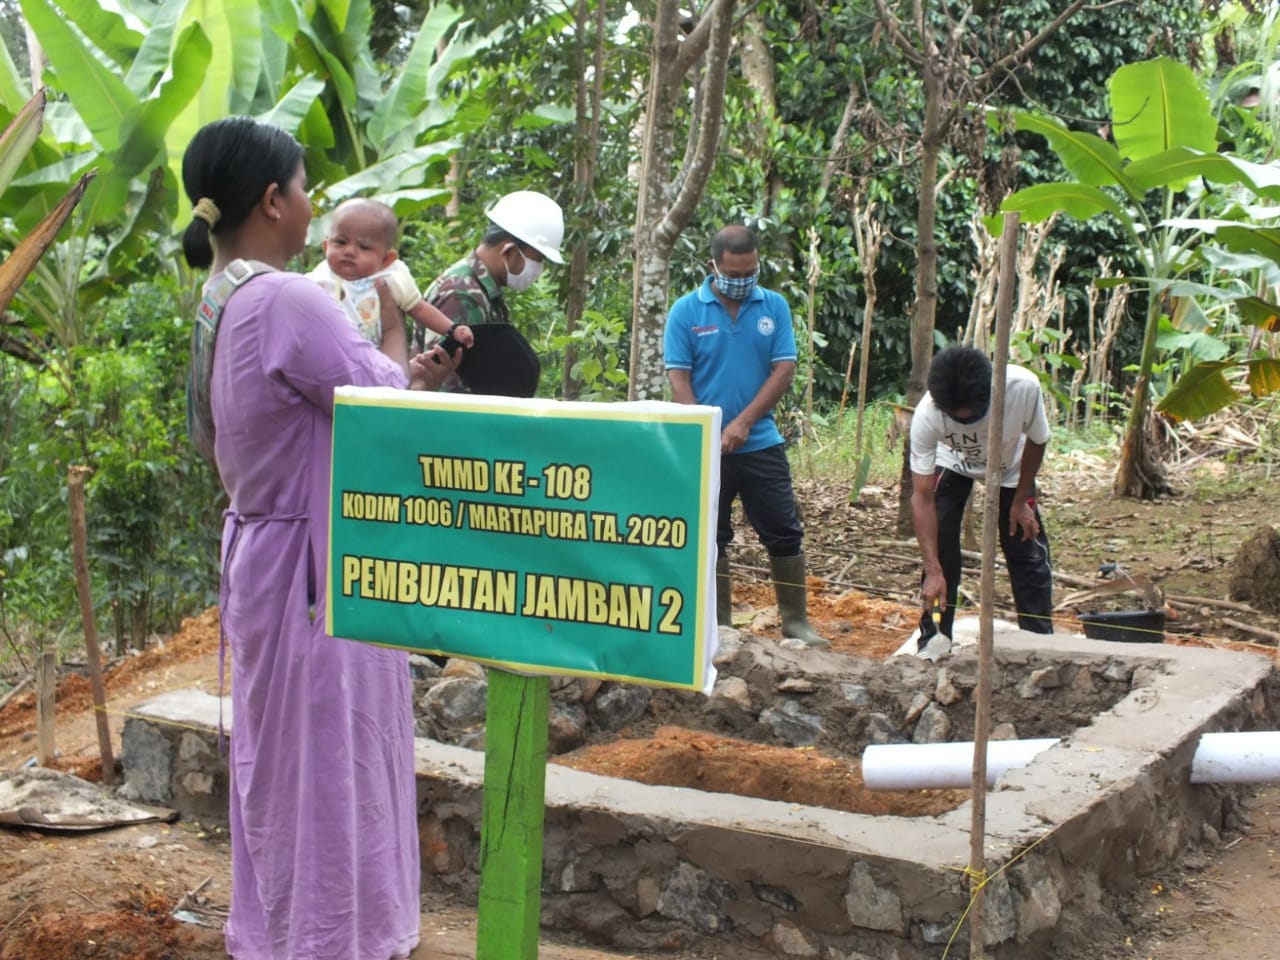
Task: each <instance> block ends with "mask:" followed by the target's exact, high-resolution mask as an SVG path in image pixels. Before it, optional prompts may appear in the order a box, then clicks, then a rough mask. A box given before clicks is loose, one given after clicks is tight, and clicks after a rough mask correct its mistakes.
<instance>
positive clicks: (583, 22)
mask: <svg viewBox="0 0 1280 960" xmlns="http://www.w3.org/2000/svg"><path fill="white" fill-rule="evenodd" d="M607 9H608V8H607V7H606V5H605V4H603V3H598V4H597V5H596V22H595V27H596V29H595V38H594V39H595V43H594V52H593V56H592V67H593V71H592V80H591V83H590V85H588V83H587V69H586V65H587V53H586V51H587V2H586V0H578V7H577V15H576V22H575V27H576V37H577V53H576V56H575V59H576V63H575V67H576V73H577V76H578V80H577V96H576V113H577V116H576V125H575V128H574V156H573V198H574V208H575V212H576V213H577V214H578V219H579V222H581V223H583V228H582V233H581V234H580V236H579V237H578V241H577V243H575V244H574V245H573V253H572V255H571V256H570V258H569V294H568V297H567V299H566V301H565V310H564V332H565V337H566V338H569V337H572V336H573V333H574V331H575V330H577V328H578V324H579V322H581V320H582V312H583V310H585V309H586V304H587V251H588V247H589V244H590V240H591V227H590V223H591V221H592V218H591V217H590V216H589V215H588V216H584V215H583V214H584V212H586V211H588V210H589V209H590V208H591V206H592V204H593V200H594V197H595V181H596V159H597V157H598V156H599V152H600V102H601V99H602V97H603V88H604V36H605V13H606V10H607ZM577 362H578V349H577V347H576V346H575V345H574V343H573V341H572V340H569V341H568V345H567V346H566V347H565V351H564V366H563V373H562V375H561V380H560V396H561V398H562V399H565V400H575V399H577V397H578V391H579V389H580V388H581V384H580V383H579V382H578V380H577V378H576V377H575V376H574V375H573V368H574V366H575V365H576V364H577Z"/></svg>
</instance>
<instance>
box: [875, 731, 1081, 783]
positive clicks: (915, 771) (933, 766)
mask: <svg viewBox="0 0 1280 960" xmlns="http://www.w3.org/2000/svg"><path fill="white" fill-rule="evenodd" d="M1057 742H1058V739H1057V738H1056V737H1046V738H1043V739H1039V740H990V741H988V742H987V786H988V787H993V786H995V782H996V778H997V777H999V776H1000V774H1002V773H1004V772H1005V771H1006V770H1011V769H1013V768H1014V767H1025V766H1026V765H1027V764H1028V763H1030V762H1031V759H1032V758H1033V757H1034V756H1035V755H1036V754H1038V753H1040V752H1041V751H1042V750H1048V749H1049V748H1050V747H1052V746H1053V745H1054V744H1055V743H1057ZM862 782H863V784H864V785H865V786H866V788H867V789H868V790H941V789H944V788H949V787H960V788H963V787H969V786H972V785H973V743H972V741H970V742H966V743H881V744H873V745H872V746H869V747H867V749H866V750H864V751H863V752H862Z"/></svg>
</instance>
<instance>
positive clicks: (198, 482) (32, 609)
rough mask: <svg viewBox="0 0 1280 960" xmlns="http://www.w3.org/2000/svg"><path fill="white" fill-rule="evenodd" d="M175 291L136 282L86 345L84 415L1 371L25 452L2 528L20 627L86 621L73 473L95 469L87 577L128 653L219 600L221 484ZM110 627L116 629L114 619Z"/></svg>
mask: <svg viewBox="0 0 1280 960" xmlns="http://www.w3.org/2000/svg"><path fill="white" fill-rule="evenodd" d="M178 302H179V298H178V297H177V294H176V290H175V287H174V284H173V282H172V281H167V282H164V281H162V282H160V283H156V284H150V285H143V284H138V285H135V287H134V288H133V290H132V295H131V296H130V297H129V298H128V299H118V300H114V301H112V302H111V303H110V305H109V306H108V308H107V310H106V313H105V314H104V316H103V318H102V326H103V333H104V336H105V339H104V341H103V342H102V343H101V344H100V345H98V346H95V347H82V348H80V349H79V350H78V351H77V353H78V356H77V363H76V365H75V371H76V377H77V383H78V384H79V386H78V388H77V390H76V396H77V398H78V401H77V403H75V404H72V405H69V404H68V403H67V396H66V394H65V391H64V388H63V386H62V384H60V383H58V382H57V381H56V380H55V379H54V378H52V377H50V376H49V375H48V374H37V373H35V372H34V371H32V370H31V368H29V367H26V366H25V365H22V364H19V363H17V362H15V361H13V360H11V359H10V360H5V361H3V364H2V365H0V371H2V372H3V381H2V382H3V384H4V386H5V388H6V389H5V391H4V396H5V397H6V398H8V402H9V404H10V407H9V416H8V418H7V419H6V424H7V426H8V429H9V435H8V436H6V437H5V438H4V439H5V441H6V443H5V448H6V449H8V450H15V451H22V465H23V469H21V470H9V469H6V470H5V471H4V480H3V482H0V498H2V499H3V502H4V503H5V505H6V507H8V508H9V509H7V510H6V511H5V513H4V516H5V517H6V518H7V522H3V523H0V556H2V557H3V570H4V573H5V576H4V577H3V579H0V584H2V585H3V591H4V592H3V601H4V606H5V609H6V611H7V612H8V613H9V615H11V616H13V617H17V618H18V619H22V620H25V621H27V622H28V623H30V624H32V625H33V626H35V627H37V628H39V629H40V630H42V631H48V630H56V629H57V628H58V627H59V626H60V625H61V624H64V623H67V622H75V620H76V619H77V618H78V616H79V610H78V606H77V601H76V593H75V588H74V583H75V578H74V571H73V570H72V567H71V556H70V549H69V540H68V532H67V531H68V514H67V505H66V496H65V482H66V471H67V467H68V466H69V465H70V464H72V463H89V464H91V465H92V467H93V471H94V472H93V475H92V476H91V477H90V479H89V482H88V484H87V487H86V493H87V496H86V525H87V527H88V532H89V566H90V571H91V574H92V577H93V586H94V591H93V593H94V599H95V605H96V606H97V607H98V609H99V611H100V612H99V614H98V616H99V618H100V621H101V622H102V623H103V627H102V629H103V631H104V632H105V631H106V630H107V627H106V626H105V624H106V623H108V622H110V623H111V624H112V629H113V631H114V634H115V637H116V642H117V645H118V646H119V645H123V644H124V643H125V642H126V641H131V642H132V643H133V644H135V645H139V646H140V645H141V644H142V643H143V642H144V641H145V640H146V638H147V636H148V635H149V634H150V633H151V632H152V631H155V630H171V629H174V628H175V627H176V626H177V624H178V622H179V621H180V620H181V618H182V617H184V616H186V615H188V614H190V613H192V612H194V611H196V610H198V609H201V608H203V607H204V606H205V605H207V604H208V603H210V602H211V601H212V599H213V596H214V585H215V584H216V570H217V566H216V560H217V557H216V554H215V543H216V539H217V536H218V531H217V509H216V503H217V499H218V495H217V483H216V479H215V478H214V477H213V475H212V473H211V472H210V471H209V469H208V468H207V467H205V466H204V465H203V464H202V463H200V462H198V461H197V459H196V458H194V457H192V456H191V453H190V449H189V443H188V440H187V437H186V430H185V420H184V407H183V403H182V400H181V399H180V398H181V396H182V391H183V384H184V379H183V376H184V372H185V369H186V366H187V336H188V334H187V329H188V328H187V325H186V323H185V322H182V321H181V320H180V319H179V316H178V313H177V310H176V308H177V304H178ZM108 615H109V617H108Z"/></svg>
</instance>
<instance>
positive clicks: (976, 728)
mask: <svg viewBox="0 0 1280 960" xmlns="http://www.w3.org/2000/svg"><path fill="white" fill-rule="evenodd" d="M1017 259H1018V214H1016V213H1006V214H1005V215H1004V233H1003V234H1002V236H1001V241H1000V287H999V294H998V296H997V298H996V353H995V356H994V357H993V358H992V360H991V408H990V409H991V422H990V424H989V426H988V432H987V478H986V481H985V482H984V483H983V494H984V495H985V497H986V506H985V509H984V510H983V517H982V590H981V593H980V596H981V603H980V604H979V607H978V689H977V691H976V692H975V694H974V701H975V707H974V711H975V715H974V723H973V789H972V801H971V802H972V813H973V817H972V822H971V826H970V828H969V882H970V884H971V885H972V889H973V906H972V907H971V908H970V910H969V957H970V960H982V957H983V956H984V955H985V954H984V952H983V951H984V944H983V926H984V925H983V902H982V901H983V893H984V892H985V891H984V889H983V888H984V887H985V886H986V882H987V854H986V826H987V740H988V738H989V736H990V733H991V687H992V673H993V672H994V669H995V642H994V640H993V635H992V620H993V612H992V598H993V597H994V596H995V589H996V565H995V553H996V539H997V533H998V526H999V523H1000V450H1001V448H1002V446H1003V445H1002V444H1001V442H1000V441H1001V436H1002V434H1003V432H1004V387H1005V373H1006V367H1007V366H1008V363H1009V327H1010V320H1011V314H1012V313H1013V294H1014V289H1013V288H1014V285H1015V279H1014V278H1015V272H1016V268H1017Z"/></svg>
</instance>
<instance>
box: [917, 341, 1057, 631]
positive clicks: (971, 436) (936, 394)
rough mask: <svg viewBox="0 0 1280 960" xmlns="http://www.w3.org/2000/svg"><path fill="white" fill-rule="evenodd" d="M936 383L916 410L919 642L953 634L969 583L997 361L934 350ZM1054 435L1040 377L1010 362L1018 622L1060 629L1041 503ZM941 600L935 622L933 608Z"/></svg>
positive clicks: (1008, 462)
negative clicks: (1041, 479)
mask: <svg viewBox="0 0 1280 960" xmlns="http://www.w3.org/2000/svg"><path fill="white" fill-rule="evenodd" d="M928 384H929V390H928V392H927V393H926V394H925V395H924V396H923V397H922V398H921V400H920V403H919V404H918V405H917V406H916V411H915V414H914V416H912V418H911V483H912V486H911V519H912V522H913V523H914V525H915V531H916V540H917V541H919V543H920V555H921V557H922V558H923V560H924V576H923V581H922V584H921V593H922V595H923V601H924V611H923V613H922V614H921V616H920V647H921V649H923V648H924V646H925V644H926V643H927V641H928V640H929V638H930V637H931V636H933V634H934V633H936V632H941V633H942V634H943V635H944V636H946V637H950V636H951V624H952V620H953V619H954V616H955V604H956V595H957V592H958V591H959V587H960V568H961V558H960V522H961V519H962V518H963V517H964V507H965V503H966V502H968V499H969V494H970V493H971V492H972V490H973V481H974V480H985V479H986V476H987V460H988V451H987V433H988V430H987V413H988V410H989V408H990V405H991V361H990V360H988V359H987V357H986V355H985V354H984V353H982V352H981V351H980V350H975V349H974V348H973V347H961V346H952V347H947V348H946V349H945V350H942V351H941V352H940V353H938V355H937V356H935V357H934V358H933V364H932V366H930V368H929V380H928ZM1048 442H1049V420H1048V417H1046V416H1045V411H1044V397H1043V395H1042V394H1041V392H1040V382H1039V380H1037V379H1036V375H1035V374H1034V373H1032V372H1031V371H1030V370H1026V369H1024V368H1023V367H1019V366H1015V365H1013V364H1010V365H1009V367H1008V370H1007V373H1006V385H1005V394H1004V433H1003V436H1002V437H1001V441H1000V462H999V477H1000V521H999V522H1000V548H1001V550H1002V551H1003V552H1004V557H1005V561H1006V563H1007V565H1008V568H1009V581H1010V583H1011V585H1012V587H1013V602H1014V606H1015V607H1016V608H1017V610H1018V626H1019V627H1021V628H1022V629H1023V630H1029V631H1031V632H1033V633H1053V619H1052V616H1053V571H1052V568H1051V566H1050V562H1049V538H1048V537H1047V536H1046V535H1045V531H1044V526H1043V524H1042V523H1041V520H1040V512H1039V510H1037V509H1036V499H1035V498H1036V474H1037V472H1039V470H1040V463H1041V461H1042V460H1043V459H1044V449H1045V445H1046V444H1047V443H1048ZM935 605H936V606H940V607H941V617H940V621H939V622H938V623H937V625H936V626H935V623H934V620H933V616H932V614H933V610H934V607H935Z"/></svg>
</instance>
